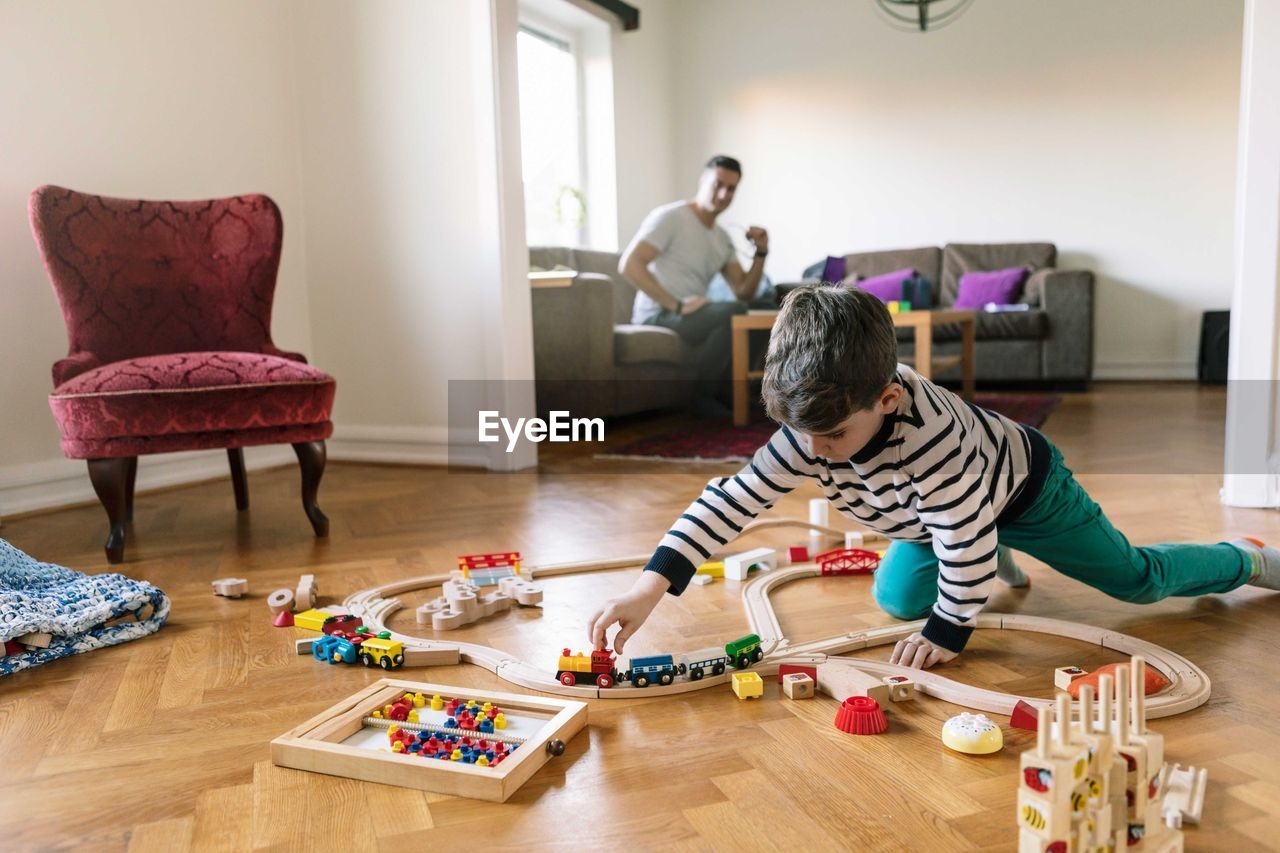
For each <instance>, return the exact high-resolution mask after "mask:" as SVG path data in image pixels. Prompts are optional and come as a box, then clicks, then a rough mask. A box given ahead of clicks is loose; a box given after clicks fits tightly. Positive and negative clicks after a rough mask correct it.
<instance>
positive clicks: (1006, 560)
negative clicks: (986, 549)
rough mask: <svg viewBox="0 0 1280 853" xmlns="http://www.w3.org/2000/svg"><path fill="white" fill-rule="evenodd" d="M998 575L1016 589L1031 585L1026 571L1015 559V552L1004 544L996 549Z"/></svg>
mask: <svg viewBox="0 0 1280 853" xmlns="http://www.w3.org/2000/svg"><path fill="white" fill-rule="evenodd" d="M996 577H998V578H999V579H1000V580H1002V581H1004V582H1005V583H1007V584H1008V585H1009V586H1011V587H1013V588H1014V589H1019V588H1021V587H1027V586H1031V579H1030V578H1028V577H1027V574H1026V572H1024V571H1022V569H1020V568H1018V564H1017V563H1015V562H1014V561H1013V552H1012V551H1010V550H1009V549H1008V548H1006V547H1004V546H1003V545H1001V546H1000V547H999V548H997V549H996Z"/></svg>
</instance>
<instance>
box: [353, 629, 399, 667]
mask: <svg viewBox="0 0 1280 853" xmlns="http://www.w3.org/2000/svg"><path fill="white" fill-rule="evenodd" d="M360 663H362V664H364V665H365V666H373V665H374V664H375V663H376V664H377V665H378V666H380V667H382V668H383V669H396V668H397V667H399V666H400V664H402V663H404V643H402V642H400V641H399V640H392V639H390V638H388V637H370V638H369V639H367V640H365V641H364V642H362V643H361V644H360Z"/></svg>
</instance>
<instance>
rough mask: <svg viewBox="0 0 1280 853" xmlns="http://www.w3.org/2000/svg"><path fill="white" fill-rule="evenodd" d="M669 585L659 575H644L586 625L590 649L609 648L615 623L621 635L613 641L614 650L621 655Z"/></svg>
mask: <svg viewBox="0 0 1280 853" xmlns="http://www.w3.org/2000/svg"><path fill="white" fill-rule="evenodd" d="M670 585H671V584H670V583H669V582H668V581H667V579H666V578H664V577H663V576H662V575H660V574H658V573H657V572H641V573H640V577H639V578H637V579H636V582H635V584H634V585H633V586H632V587H631V589H630V590H628V591H627V592H626V593H624V594H623V595H620V596H618V597H617V598H614V599H612V600H610V601H609V602H608V603H607V604H605V606H604V607H602V608H601V609H599V610H597V611H596V612H595V614H594V615H592V617H591V620H590V621H589V622H588V623H587V636H588V637H590V639H591V648H593V649H603V648H605V646H606V645H607V643H606V641H607V640H608V638H609V629H610V628H611V627H613V625H614V624H615V623H616V624H617V626H618V633H617V635H616V636H615V637H614V638H613V650H614V652H616V653H617V654H622V647H623V646H624V645H626V642H627V640H628V639H630V638H631V635H632V634H634V633H635V632H636V631H637V630H638V629H639V628H640V626H641V625H643V624H644V620H646V619H648V618H649V614H650V613H652V612H653V608H654V607H655V606H656V605H657V603H658V602H659V601H661V600H662V596H663V595H664V594H665V593H666V591H667V588H668V587H670Z"/></svg>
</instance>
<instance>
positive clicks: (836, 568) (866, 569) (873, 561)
mask: <svg viewBox="0 0 1280 853" xmlns="http://www.w3.org/2000/svg"><path fill="white" fill-rule="evenodd" d="M879 565H880V555H879V554H876V553H875V552H874V551H864V550H862V549H861V548H837V549H836V550H834V551H828V552H827V553H825V554H819V555H818V570H819V571H820V572H821V573H822V574H824V575H869V574H871V573H872V572H874V571H875V570H876V569H877V568H878V567H879Z"/></svg>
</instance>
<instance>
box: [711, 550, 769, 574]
mask: <svg viewBox="0 0 1280 853" xmlns="http://www.w3.org/2000/svg"><path fill="white" fill-rule="evenodd" d="M761 565H762V566H764V567H765V568H766V569H776V568H777V567H778V552H777V551H775V550H774V549H772V548H755V549H754V550H751V551H743V552H742V553H741V554H734V555H733V556H732V557H725V558H724V577H725V580H735V581H744V580H746V579H747V572H749V571H750V570H751V567H752V566H761Z"/></svg>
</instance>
